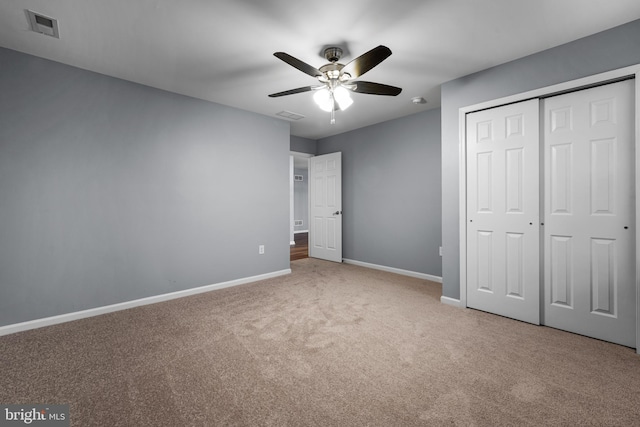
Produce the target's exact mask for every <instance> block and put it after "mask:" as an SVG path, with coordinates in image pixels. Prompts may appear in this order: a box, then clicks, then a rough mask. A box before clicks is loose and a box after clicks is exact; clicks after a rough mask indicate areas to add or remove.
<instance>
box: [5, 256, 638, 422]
mask: <svg viewBox="0 0 640 427" xmlns="http://www.w3.org/2000/svg"><path fill="white" fill-rule="evenodd" d="M292 269H293V273H292V274H291V275H288V276H283V277H279V278H275V279H270V280H266V281H262V282H258V283H253V284H248V285H243V286H238V287H235V288H228V289H224V290H220V291H214V292H210V293H207V294H200V295H196V296H193V297H188V298H183V299H179V300H174V301H169V302H165V303H160V304H155V305H151V306H145V307H139V308H135V309H131V310H127V311H121V312H118V313H112V314H108V315H103V316H99V317H94V318H90V319H84V320H80V321H76V322H70V323H66V324H62V325H56V326H52V327H48V328H42V329H38V330H33V331H27V332H23V333H18V334H14V335H9V336H5V337H0V403H48V404H55V403H68V404H70V405H71V420H72V425H74V426H225V425H235V426H431V425H464V426H472V425H478V426H484V425H486V426H495V425H514V426H527V425H531V426H534V425H535V426H539V425H567V426H575V425H598V426H600V425H620V426H631V425H640V357H639V356H638V355H636V354H635V352H634V351H633V350H632V349H629V348H625V347H621V346H617V345H613V344H608V343H604V342H601V341H597V340H593V339H589V338H585V337H582V336H578V335H573V334H570V333H566V332H562V331H558V330H554V329H550V328H545V327H539V326H532V325H528V324H525V323H521V322H517V321H514V320H509V319H506V318H502V317H499V316H494V315H491V314H487V313H482V312H478V311H473V310H462V309H457V308H453V307H450V306H446V305H443V304H441V303H440V301H439V298H440V293H441V288H440V285H439V284H437V283H431V282H427V281H424V280H419V279H413V278H408V277H404V276H399V275H394V274H391V273H384V272H380V271H376V270H369V269H365V268H361V267H356V266H352V265H340V264H334V263H329V262H323V261H319V260H314V259H304V260H299V261H295V262H293V263H292Z"/></svg>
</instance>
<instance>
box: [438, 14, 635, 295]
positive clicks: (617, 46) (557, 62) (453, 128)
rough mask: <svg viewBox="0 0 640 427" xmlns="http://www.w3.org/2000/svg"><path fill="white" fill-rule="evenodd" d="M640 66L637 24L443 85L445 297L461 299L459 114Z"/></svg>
mask: <svg viewBox="0 0 640 427" xmlns="http://www.w3.org/2000/svg"><path fill="white" fill-rule="evenodd" d="M638 63H640V20H639V21H633V22H631V23H629V24H626V25H623V26H620V27H616V28H613V29H611V30H608V31H605V32H602V33H598V34H595V35H592V36H589V37H586V38H583V39H580V40H577V41H575V42H572V43H568V44H565V45H562V46H559V47H556V48H553V49H549V50H546V51H543V52H540V53H537V54H534V55H531V56H527V57H525V58H522V59H519V60H516V61H513V62H509V63H507V64H503V65H500V66H497V67H494V68H491V69H488V70H484V71H481V72H479V73H475V74H472V75H469V76H466V77H462V78H460V79H457V80H453V81H450V82H448V83H445V84H444V85H442V219H443V221H442V240H443V255H444V256H443V286H442V293H443V295H445V296H447V297H450V298H456V299H457V298H459V297H460V270H459V268H460V266H459V263H460V256H459V251H460V244H459V238H460V233H459V226H460V225H459V221H460V216H459V194H460V191H459V182H458V181H459V179H458V177H459V163H458V162H459V140H458V110H459V109H460V108H461V107H465V106H469V105H473V104H477V103H479V102H483V101H489V100H492V99H497V98H501V97H504V96H508V95H514V94H517V93H521V92H526V91H529V90H533V89H538V88H542V87H545V86H550V85H553V84H557V83H562V82H565V81H569V80H574V79H578V78H581V77H586V76H589V75H593V74H597V73H601V72H605V71H609V70H613V69H616V68H622V67H626V66H629V65H634V64H638Z"/></svg>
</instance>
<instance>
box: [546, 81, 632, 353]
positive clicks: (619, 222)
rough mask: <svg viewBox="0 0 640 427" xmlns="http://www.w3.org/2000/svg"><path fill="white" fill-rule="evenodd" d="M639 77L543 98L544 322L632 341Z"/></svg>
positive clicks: (602, 336)
mask: <svg viewBox="0 0 640 427" xmlns="http://www.w3.org/2000/svg"><path fill="white" fill-rule="evenodd" d="M633 84H634V82H633V81H632V80H627V81H623V82H619V83H614V84H608V85H604V86H599V87H596V88H591V89H586V90H581V91H577V92H572V93H568V94H564V95H559V96H555V97H551V98H547V99H545V100H544V114H545V125H544V133H545V135H544V140H545V144H544V145H545V148H544V152H545V154H544V156H545V164H546V167H545V210H544V211H545V215H544V223H545V225H544V245H545V257H544V258H545V259H544V264H545V268H544V276H545V280H544V283H545V285H544V295H545V298H544V300H545V302H544V324H546V325H548V326H552V327H554V328H559V329H564V330H568V331H571V332H576V333H579V334H583V335H588V336H591V337H594V338H599V339H603V340H606V341H611V342H615V343H618V344H622V345H626V346H630V347H635V339H636V337H635V325H636V324H635V310H636V295H635V293H636V292H635V244H634V239H635V234H634V227H633V225H634V224H635V208H634V194H635V186H634V185H635V177H634V166H633V165H634V161H635V156H634V140H633V131H634V124H633V120H634V114H633V111H634V109H633V90H634V87H633Z"/></svg>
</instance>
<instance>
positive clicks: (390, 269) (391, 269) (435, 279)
mask: <svg viewBox="0 0 640 427" xmlns="http://www.w3.org/2000/svg"><path fill="white" fill-rule="evenodd" d="M342 262H344V263H345V264H353V265H358V266H360V267H367V268H373V269H375V270H382V271H388V272H389V273H396V274H402V275H403V276H410V277H416V278H418V279H424V280H430V281H432V282H437V283H442V277H439V276H432V275H431V274H425V273H418V272H417V271H409V270H402V269H400V268H394V267H387V266H385V265H378V264H370V263H368V262H362V261H355V260H353V259H346V258H343V259H342Z"/></svg>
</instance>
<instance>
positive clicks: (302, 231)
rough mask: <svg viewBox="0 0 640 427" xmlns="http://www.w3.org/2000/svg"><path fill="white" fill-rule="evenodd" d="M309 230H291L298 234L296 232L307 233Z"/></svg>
mask: <svg viewBox="0 0 640 427" xmlns="http://www.w3.org/2000/svg"><path fill="white" fill-rule="evenodd" d="M308 232H309V230H296V231H294V232H293V234H298V233H308Z"/></svg>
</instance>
